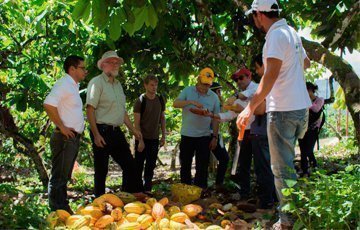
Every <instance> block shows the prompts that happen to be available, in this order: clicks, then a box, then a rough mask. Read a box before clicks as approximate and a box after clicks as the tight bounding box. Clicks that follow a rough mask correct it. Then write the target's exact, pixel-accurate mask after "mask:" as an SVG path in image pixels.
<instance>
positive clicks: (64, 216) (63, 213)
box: [56, 209, 71, 223]
mask: <svg viewBox="0 0 360 230" xmlns="http://www.w3.org/2000/svg"><path fill="white" fill-rule="evenodd" d="M56 215H58V217H59V220H61V221H62V222H64V223H65V221H66V219H67V218H68V217H69V216H71V215H70V213H68V212H67V211H65V210H62V209H58V210H56Z"/></svg>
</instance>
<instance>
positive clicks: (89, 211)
mask: <svg viewBox="0 0 360 230" xmlns="http://www.w3.org/2000/svg"><path fill="white" fill-rule="evenodd" d="M80 214H81V215H83V216H85V215H90V216H91V217H93V218H95V219H99V218H100V217H102V216H103V215H104V213H103V212H102V211H101V210H100V208H99V207H96V206H91V205H90V206H86V207H85V208H83V209H81V210H80Z"/></svg>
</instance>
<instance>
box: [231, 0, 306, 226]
mask: <svg viewBox="0 0 360 230" xmlns="http://www.w3.org/2000/svg"><path fill="white" fill-rule="evenodd" d="M279 11H280V9H279V5H278V3H277V2H276V0H254V2H253V3H252V5H251V9H250V10H249V11H248V12H247V14H252V18H253V19H254V23H255V25H256V27H257V28H258V29H260V30H261V31H263V32H265V33H266V36H265V39H266V42H265V44H264V47H263V63H264V67H265V73H264V76H263V77H262V78H261V81H260V84H259V87H258V89H257V91H256V93H255V94H254V96H253V98H252V100H251V101H250V103H249V104H248V105H247V107H246V108H245V109H244V110H243V112H241V113H240V115H239V116H238V120H237V124H238V126H240V125H244V124H246V123H247V122H248V120H249V118H250V117H251V115H252V114H253V113H254V110H255V108H256V107H257V106H258V105H259V104H260V103H261V102H262V101H263V100H264V99H265V97H266V112H267V113H268V118H267V119H268V127H267V133H268V139H269V147H270V157H271V168H272V171H273V174H274V177H275V187H276V192H277V195H278V197H279V201H280V206H279V214H280V218H279V221H278V222H277V223H275V224H274V226H273V227H274V228H275V229H290V228H292V220H291V218H290V216H288V215H287V214H286V213H284V212H282V211H281V208H282V207H283V206H284V204H285V198H284V196H283V194H282V192H281V190H282V189H283V188H286V187H287V184H286V180H296V173H295V170H294V164H293V160H294V157H295V150H294V148H295V142H296V139H298V138H301V137H302V136H303V135H304V134H305V132H306V129H307V119H308V110H307V108H308V107H309V106H310V105H311V103H310V99H309V96H308V94H307V90H306V85H305V81H304V68H307V67H308V66H310V60H309V59H308V57H307V56H306V53H305V50H304V48H303V46H302V42H301V38H300V36H299V35H298V34H297V33H296V31H295V30H294V29H293V28H292V27H290V26H288V25H287V23H286V20H285V19H281V18H279Z"/></svg>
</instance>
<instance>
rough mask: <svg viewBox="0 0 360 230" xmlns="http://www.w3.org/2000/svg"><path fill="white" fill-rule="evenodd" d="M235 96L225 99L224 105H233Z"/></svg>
mask: <svg viewBox="0 0 360 230" xmlns="http://www.w3.org/2000/svg"><path fill="white" fill-rule="evenodd" d="M236 99H237V98H236V97H234V96H233V97H229V98H228V99H227V100H226V102H225V105H233V104H234V102H235V101H236Z"/></svg>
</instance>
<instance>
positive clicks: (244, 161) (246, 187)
mask: <svg viewBox="0 0 360 230" xmlns="http://www.w3.org/2000/svg"><path fill="white" fill-rule="evenodd" d="M249 137H250V130H245V134H244V139H243V140H242V142H241V145H240V155H239V169H238V180H239V185H240V195H242V196H244V197H246V196H249V195H250V169H251V163H252V154H253V153H252V148H251V140H250V138H249Z"/></svg>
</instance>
